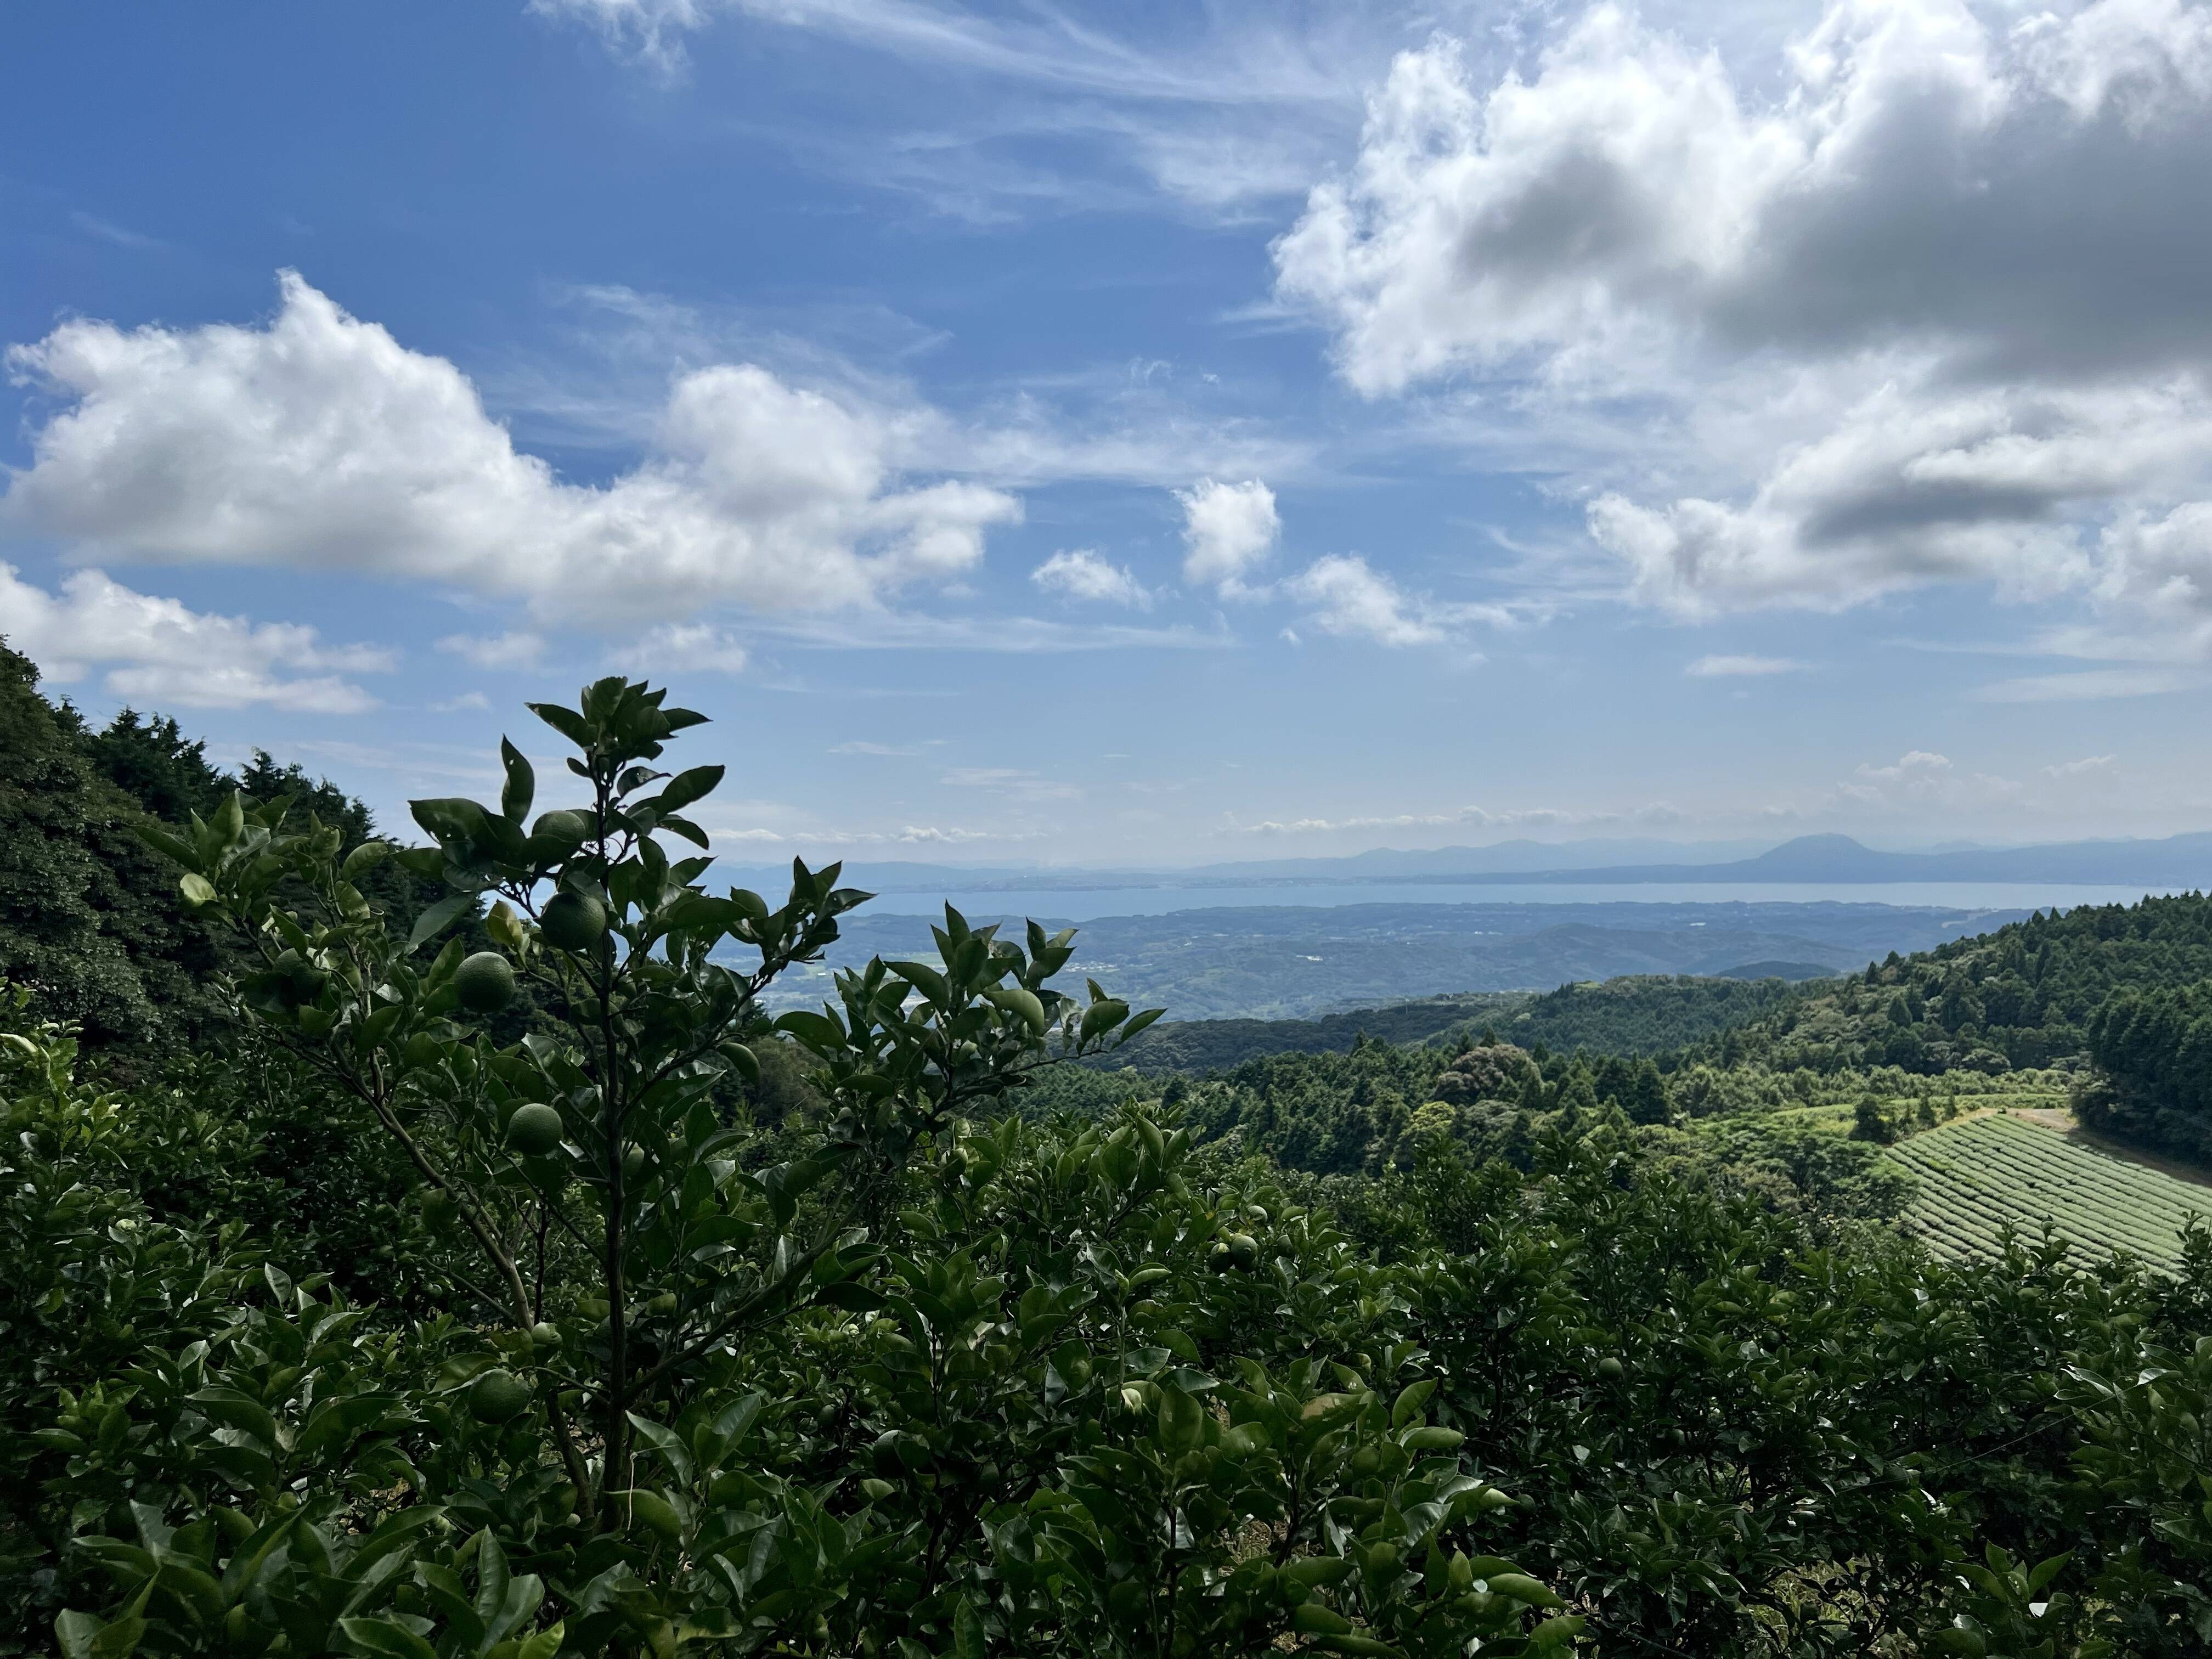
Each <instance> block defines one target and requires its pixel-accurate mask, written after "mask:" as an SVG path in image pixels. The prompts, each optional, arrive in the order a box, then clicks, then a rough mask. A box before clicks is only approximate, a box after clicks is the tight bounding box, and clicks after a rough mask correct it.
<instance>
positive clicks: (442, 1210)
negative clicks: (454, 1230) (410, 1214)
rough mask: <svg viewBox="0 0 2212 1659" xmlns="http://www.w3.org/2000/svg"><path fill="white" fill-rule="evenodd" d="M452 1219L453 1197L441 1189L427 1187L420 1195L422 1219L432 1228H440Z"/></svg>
mask: <svg viewBox="0 0 2212 1659" xmlns="http://www.w3.org/2000/svg"><path fill="white" fill-rule="evenodd" d="M422 1219H423V1220H425V1221H427V1222H428V1223H429V1224H430V1225H432V1226H433V1227H442V1226H444V1225H446V1224H447V1222H448V1221H451V1220H452V1219H453V1194H451V1193H448V1192H447V1190H446V1189H445V1188H443V1187H428V1188H424V1189H423V1193H422Z"/></svg>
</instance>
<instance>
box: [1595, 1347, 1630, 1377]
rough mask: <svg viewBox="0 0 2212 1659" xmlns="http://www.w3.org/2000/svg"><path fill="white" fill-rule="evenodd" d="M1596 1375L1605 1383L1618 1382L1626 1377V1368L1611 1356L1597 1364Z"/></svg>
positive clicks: (1608, 1355)
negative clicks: (1604, 1380)
mask: <svg viewBox="0 0 2212 1659" xmlns="http://www.w3.org/2000/svg"><path fill="white" fill-rule="evenodd" d="M1597 1374H1598V1375H1599V1376H1602V1377H1604V1378H1605V1379H1606V1380H1607V1382H1618V1381H1619V1380H1620V1378H1621V1377H1623V1376H1626V1375H1627V1368H1626V1366H1624V1365H1623V1364H1621V1363H1620V1361H1619V1360H1618V1359H1615V1358H1613V1356H1612V1355H1611V1354H1607V1355H1606V1357H1605V1358H1602V1359H1601V1360H1599V1361H1598V1362H1597Z"/></svg>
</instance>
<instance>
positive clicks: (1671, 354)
mask: <svg viewBox="0 0 2212 1659" xmlns="http://www.w3.org/2000/svg"><path fill="white" fill-rule="evenodd" d="M1702 21H1705V23H1706V24H1708V25H1710V24H1711V21H1712V19H1711V17H1710V15H1706V16H1705V17H1704V18H1703V20H1702ZM1793 27H1802V33H1796V34H1795V35H1794V36H1792V37H1790V38H1787V39H1783V38H1779V37H1777V36H1775V35H1773V34H1772V33H1770V32H1767V31H1765V29H1764V27H1763V26H1762V25H1761V24H1760V23H1759V21H1757V20H1755V19H1753V18H1751V17H1748V16H1746V17H1739V18H1736V19H1735V20H1733V21H1731V22H1730V23H1729V31H1730V32H1729V35H1728V38H1727V40H1726V43H1725V49H1723V46H1719V45H1711V44H1707V43H1706V41H1705V40H1700V39H1699V38H1698V37H1697V36H1696V35H1694V34H1692V33H1688V32H1686V28H1685V29H1684V30H1678V31H1669V30H1667V29H1663V28H1660V27H1654V26H1652V25H1650V24H1649V23H1647V22H1645V21H1642V20H1641V19H1639V17H1638V16H1637V15H1634V14H1632V13H1631V12H1629V11H1627V10H1625V9H1621V8H1619V7H1615V6H1612V5H1598V6H1595V7H1593V8H1591V9H1588V10H1585V11H1583V12H1582V13H1580V14H1579V15H1576V16H1573V17H1571V18H1570V19H1569V20H1568V21H1566V22H1565V25H1564V26H1563V27H1560V28H1559V29H1558V30H1557V31H1555V32H1553V33H1551V34H1550V35H1549V36H1548V37H1547V38H1546V40H1545V41H1544V43H1543V44H1542V45H1541V46H1540V47H1539V48H1538V49H1536V50H1535V51H1534V52H1532V53H1531V54H1530V55H1529V56H1528V58H1525V59H1524V60H1522V62H1520V63H1518V64H1514V65H1512V66H1510V67H1505V68H1502V69H1501V68H1486V69H1478V68H1477V67H1475V65H1474V61H1473V59H1472V58H1471V57H1470V54H1469V53H1468V50H1467V49H1466V48H1465V47H1463V46H1460V45H1457V44H1455V43H1454V42H1452V41H1450V40H1437V41H1436V42H1434V43H1432V44H1431V45H1430V46H1426V47H1424V48H1422V49H1421V50H1419V51H1414V52H1406V53H1402V54H1401V56H1400V57H1399V58H1397V59H1396V61H1395V64H1394V66H1393V68H1392V70H1391V71H1390V72H1389V76H1387V78H1386V79H1385V80H1384V82H1383V84H1382V85H1381V86H1380V87H1379V88H1376V90H1375V91H1374V92H1373V94H1371V96H1370V100H1369V106H1368V113H1367V122H1366V126H1365V130H1364V137H1363V138H1362V141H1361V143H1360V144H1359V147H1358V151H1357V154H1356V155H1355V156H1354V158H1353V159H1352V162H1351V164H1350V166H1349V167H1347V168H1346V170H1345V171H1343V172H1342V173H1340V175H1338V176H1336V177H1334V178H1331V179H1327V180H1325V181H1323V182H1322V184H1320V185H1318V186H1316V188H1315V189H1314V190H1313V191H1312V192H1311V193H1310V197H1309V199H1308V203H1307V206H1306V210H1305V212H1304V215H1303V216H1301V217H1300V219H1299V220H1298V222H1297V224H1296V225H1295V226H1294V227H1293V228H1291V230H1290V231H1289V232H1288V233H1287V234H1285V235H1284V236H1283V237H1282V238H1281V239H1280V240H1279V242H1278V243H1277V245H1276V247H1275V260H1276V268H1277V286H1278V292H1279V296H1280V297H1281V298H1282V299H1283V300H1285V301H1288V302H1290V303H1291V304H1293V305H1296V306H1298V307H1304V309H1305V310H1306V312H1307V313H1309V314H1310V315H1311V316H1313V317H1314V318H1316V319H1317V320H1319V321H1320V322H1322V324H1323V325H1325V326H1326V327H1327V328H1328V330H1329V331H1330V334H1331V336H1332V338H1333V343H1334V353H1335V356H1336V360H1337V362H1338V365H1339V367H1340V371H1341V373H1342V374H1343V375H1344V377H1345V379H1346V380H1347V381H1348V382H1349V383H1350V384H1351V385H1352V386H1353V387H1354V388H1355V389H1357V390H1358V391H1359V392H1362V393H1364V394H1365V395H1368V396H1370V397H1383V396H1395V395H1400V394H1409V393H1410V394H1419V393H1420V392H1422V391H1423V390H1424V388H1425V387H1427V386H1435V385H1440V384H1445V383H1449V382H1453V381H1460V382H1465V381H1470V380H1472V381H1477V382H1480V384H1481V385H1483V386H1485V387H1489V386H1501V385H1502V386H1504V388H1505V393H1504V397H1503V398H1499V399H1493V401H1494V402H1498V403H1501V404H1503V405H1504V406H1506V407H1510V409H1512V410H1515V411H1516V413H1517V415H1518V416H1520V417H1521V418H1523V419H1525V420H1526V421H1527V422H1529V423H1530V424H1532V425H1533V426H1534V428H1537V429H1538V430H1539V431H1541V430H1542V429H1543V428H1545V427H1546V425H1547V422H1548V423H1549V424H1550V426H1551V428H1553V429H1554V430H1556V431H1557V432H1559V433H1560V434H1562V435H1571V436H1572V437H1573V438H1574V439H1575V440H1576V442H1575V443H1574V444H1572V445H1564V444H1563V447H1562V449H1561V453H1572V454H1573V455H1575V457H1576V459H1577V467H1578V476H1577V477H1573V478H1571V479H1569V480H1567V481H1566V483H1567V485H1568V487H1569V488H1570V489H1576V490H1577V491H1578V492H1579V493H1581V494H1582V495H1583V496H1584V498H1585V499H1586V500H1587V501H1589V531H1590V532H1591V535H1592V537H1593V538H1594V540H1595V542H1596V544H1598V545H1599V546H1600V547H1601V548H1602V549H1604V550H1607V552H1609V553H1611V554H1612V555H1613V556H1614V557H1615V558H1617V559H1618V560H1619V561H1620V564H1621V567H1622V568H1624V570H1625V571H1626V577H1627V582H1628V592H1629V594H1630V596H1631V597H1632V598H1634V599H1638V600H1640V601H1641V602H1644V603H1646V604H1650V605H1659V606H1662V607H1664V608H1667V609H1668V610H1671V611H1675V612H1677V613H1678V614H1681V615H1685V616H1690V617H1698V616H1708V615H1712V614H1717V613H1719V612H1723V611H1735V610H1742V609H1748V608H1758V607H1765V606H1781V605H1790V606H1809V607H1814V608H1818V609H1829V610H1833V609H1840V608H1843V607H1845V606H1849V605H1857V604H1860V603H1863V602H1865V601H1867V600H1869V599H1875V598H1877V597H1879V596H1881V595H1883V594H1887V593H1892V592H1899V591H1901V590H1905V589H1910V588H1912V587H1916V586H1922V585H1924V584H1927V583H1929V582H1936V581H1946V580H1951V581H1955V580H1972V581H1978V582H1984V583H1987V584H1990V585H1992V586H1994V587H1995V588H1996V591H1997V592H1999V594H2000V596H2001V597H2006V598H2013V599H2054V598H2069V599H2071V600H2072V601H2073V602H2075V603H2078V604H2081V605H2086V606H2087V607H2089V608H2092V609H2093V610H2095V611H2099V612H2100V613H2101V614H2104V615H2105V616H2106V617H2107V619H2108V620H2109V622H2110V623H2111V624H2112V626H2113V627H2114V628H2116V629H2118V630H2119V631H2120V632H2121V633H2122V634H2123V635H2130V634H2131V635H2136V636H2143V635H2157V636H2159V637H2160V638H2161V639H2164V640H2166V641H2168V642H2169V649H2170V653H2171V654H2175V655H2191V656H2195V657H2198V658H2202V657H2204V656H2207V655H2212V597H2208V596H2212V533H2208V532H2212V384H2208V377H2209V376H2212V311H2208V310H2207V308H2206V307H2204V305H2203V294H2204V291H2205V284H2206V282H2207V280H2208V277H2212V219H2208V218H2207V217H2206V216H2203V215H2202V214H2195V213H2190V212H2187V211H2186V210H2182V209H2181V208H2180V207H2179V204H2181V203H2183V202H2185V201H2188V200H2193V199H2195V196H2196V194H2197V193H2198V192H2199V191H2200V189H2201V183H2202V180H2203V179H2205V178H2206V177H2208V176H2212V6H2208V5H2207V4H2205V3H2203V0H2093V3H2089V4H2084V5H2077V6H2073V7H2069V8H2063V9H2057V10H2051V11H2042V12H2036V13H2033V15H2023V14H2022V13H2021V11H2019V10H2017V9H2013V8H2009V7H2000V6H1998V5H1996V4H1995V3H1969V0H1831V3H1829V4H1827V5H1826V7H1825V9H1823V10H1822V11H1821V12H1820V14H1819V15H1817V17H1816V18H1814V19H1813V20H1811V21H1810V23H1809V27H1805V26H1804V25H1802V24H1800V25H1796V26H1793ZM1607 430H1609V431H1612V432H1614V433H1616V434H1618V435H1619V436H1618V437H1617V438H1616V439H1614V440H1613V441H1611V442H1610V444H1609V445H1608V444H1607V443H1606V442H1604V441H1599V442H1597V443H1596V444H1595V446H1593V445H1591V444H1589V443H1586V442H1583V440H1584V439H1586V438H1588V436H1589V435H1590V434H1592V433H1594V432H1595V433H1602V432H1604V431H1607ZM2173 641H2179V644H2175V643H2172V642H2173Z"/></svg>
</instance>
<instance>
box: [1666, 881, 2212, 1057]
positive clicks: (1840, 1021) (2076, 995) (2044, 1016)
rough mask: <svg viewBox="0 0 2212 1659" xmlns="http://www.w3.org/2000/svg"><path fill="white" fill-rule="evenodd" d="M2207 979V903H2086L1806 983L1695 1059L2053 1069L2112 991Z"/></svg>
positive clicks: (2211, 921)
mask: <svg viewBox="0 0 2212 1659" xmlns="http://www.w3.org/2000/svg"><path fill="white" fill-rule="evenodd" d="M2208 976H2212V900H2207V899H2206V898H2205V897H2204V896H2202V895H2197V894H2185V895H2180V896H2174V897H2171V898H2148V899H2145V900H2143V901H2142V902H2141V903H2138V904H2132V905H2118V904H2112V905H2097V906H2084V907H2082V908H2078V909H2074V910H2069V911H2067V912H2064V913H2063V914H2049V915H2045V914H2038V915H2035V916H2033V917H2032V918H2030V919H2029V920H2027V921H2021V922H2015V923H2013V924H2011V925H2009V926H2007V927H2000V928H1998V929H1997V930H1996V931H1995V932H1994V933H1983V934H1978V935H1977V936H1976V937H1974V938H1972V939H1959V940H1956V941H1954V942H1953V943H1950V944H1947V945H1938V946H1937V947H1936V948H1935V949H1934V950H1932V951H1923V952H1922V953H1920V954H1919V955H1917V956H1913V957H1897V956H1894V955H1893V956H1892V957H1890V958H1889V959H1888V960H1887V962H1884V963H1878V964H1876V965H1874V966H1871V967H1869V969H1867V970H1866V971H1865V972H1864V973H1863V974H1861V975H1854V976H1853V977H1852V978H1850V980H1847V981H1841V982H1839V983H1837V984H1834V985H1821V986H1817V987H1808V989H1807V992H1806V993H1805V994H1802V995H1801V996H1796V997H1792V998H1790V999H1789V1000H1786V1001H1784V1003H1783V1004H1782V1006H1779V1007H1778V1008H1777V1009H1776V1010H1775V1011H1774V1012H1771V1013H1769V1014H1767V1015H1766V1016H1765V1017H1764V1018H1759V1019H1755V1020H1753V1021H1751V1022H1750V1023H1749V1024H1745V1025H1743V1026H1741V1027H1740V1028H1737V1029H1735V1030H1730V1031H1729V1033H1728V1034H1727V1035H1726V1036H1724V1037H1721V1038H1717V1039H1714V1040H1711V1041H1709V1042H1705V1043H1702V1044H1699V1045H1698V1048H1697V1053H1698V1054H1699V1057H1700V1058H1720V1059H1724V1060H1729V1061H1730V1062H1733V1061H1734V1060H1740V1059H1741V1060H1755V1061H1758V1062H1759V1063H1761V1064H1764V1065H1768V1066H1774V1067H1775V1068H1777V1069H1778V1070H1794V1069H1796V1068H1799V1067H1810V1068H1812V1069H1814V1070H1816V1071H1817V1070H1832V1069H1834V1068H1836V1067H1838V1066H1874V1065H1888V1066H1899V1067H1901V1068H1902V1069H1904V1070H1905V1071H1908V1072H1914V1073H1923V1074H1928V1075H1933V1074H1936V1073H1942V1072H1945V1071H1949V1070H1954V1069H1963V1070H1968V1071H1984V1072H2001V1071H2003V1070H2005V1069H2006V1068H2008V1067H2010V1066H2048V1065H2050V1064H2051V1062H2053V1061H2054V1060H2063V1059H2064V1058H2066V1057H2068V1056H2069V1055H2076V1054H2084V1053H2086V1052H2087V1050H2088V1048H2089V1043H2090V1027H2091V1024H2092V1022H2093V1020H2094V1019H2095V1018H2096V1015H2097V1012H2098V1011H2099V1010H2100V1008H2102V1007H2103V1006H2104V1005H2105V1003H2106V1000H2107V999H2108V998H2110V997H2111V996H2112V994H2114V993H2115V992H2118V991H2122V990H2132V991H2136V992H2148V991H2153V990H2162V989H2170V988H2172V987H2177V986H2184V985H2193V984H2196V983H2197V982H2198V981H2202V980H2203V979H2205V978H2207V977H2208Z"/></svg>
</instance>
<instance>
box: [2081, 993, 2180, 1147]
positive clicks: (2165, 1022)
mask: <svg viewBox="0 0 2212 1659" xmlns="http://www.w3.org/2000/svg"><path fill="white" fill-rule="evenodd" d="M2088 1037H2089V1054H2090V1058H2091V1059H2093V1060H2095V1061H2096V1063H2097V1067H2098V1070H2099V1072H2100V1074H2101V1075H2100V1079H2099V1083H2098V1085H2096V1086H2093V1087H2092V1088H2089V1089H2087V1090H2084V1091H2082V1094H2081V1098H2080V1100H2079V1101H2078V1102H2077V1103H2076V1108H2075V1109H2076V1110H2078V1111H2079V1112H2080V1113H2081V1116H2082V1118H2083V1120H2084V1121H2087V1122H2089V1123H2092V1124H2093V1125H2095V1126H2096V1127H2099V1128H2102V1129H2106V1130H2109V1131H2111V1132H2112V1133H2117V1134H2120V1135H2123V1136H2125V1137H2127V1138H2128V1139H2133V1140H2140V1141H2142V1142H2145V1143H2146V1144H2148V1145H2150V1146H2159V1147H2162V1148H2165V1149H2166V1150H2167V1151H2169V1152H2178V1153H2179V1154H2180V1155H2181V1156H2182V1157H2184V1158H2191V1159H2194V1160H2196V1161H2197V1162H2198V1163H2200V1164H2212V979H2207V980H2200V981H2197V982H2196V983H2194V984H2187V983H2184V984H2168V985H2154V986H2148V987H2140V988H2138V987H2134V986H2130V987H2127V988H2125V989H2124V990H2121V991H2119V992H2118V993H2117V994H2114V995H2113V996H2112V998H2111V999H2110V1000H2108V1001H2107V1002H2106V1004H2105V1005H2104V1006H2102V1007H2101V1008H2100V1009H2098V1011H2097V1012H2096V1014H2095V1015H2094V1017H2093V1018H2091V1020H2090V1022H2089V1029H2088Z"/></svg>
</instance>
